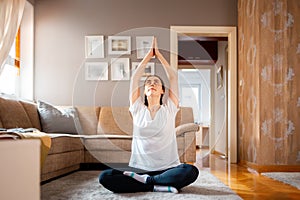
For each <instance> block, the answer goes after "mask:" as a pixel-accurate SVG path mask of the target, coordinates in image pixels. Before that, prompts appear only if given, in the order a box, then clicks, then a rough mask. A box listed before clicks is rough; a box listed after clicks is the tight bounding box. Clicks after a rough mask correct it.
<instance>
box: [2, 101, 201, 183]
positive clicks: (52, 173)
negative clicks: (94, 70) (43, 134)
mask: <svg viewBox="0 0 300 200" xmlns="http://www.w3.org/2000/svg"><path fill="white" fill-rule="evenodd" d="M75 110H76V111H77V116H78V121H79V129H80V131H79V134H66V133H62V132H60V133H48V132H47V134H48V135H49V136H50V137H51V143H52V144H51V148H50V151H49V153H48V156H47V157H46V160H45V163H44V167H43V169H42V170H41V181H46V180H49V179H52V178H55V177H58V176H60V175H64V174H66V173H69V172H72V171H75V170H78V169H80V167H81V166H83V164H85V165H89V164H93V165H95V164H100V163H102V164H106V165H108V166H110V165H113V164H120V163H123V164H126V163H128V162H129V158H130V151H131V139H132V135H131V133H132V119H131V115H130V112H129V111H128V107H106V106H103V107H100V106H99V107H94V106H87V107H83V106H78V107H75ZM193 121H194V120H193V113H192V109H191V108H187V107H185V108H181V109H180V110H179V112H178V114H177V116H176V131H177V133H176V134H177V143H178V152H179V155H180V160H181V162H186V163H193V162H195V160H196V144H195V132H196V131H197V130H198V126H197V125H196V124H194V123H193ZM77 125H78V124H77ZM16 127H21V128H37V129H39V130H41V131H43V127H42V123H41V117H40V114H39V111H38V109H37V105H36V104H34V103H30V102H24V101H18V100H9V99H5V98H1V97H0V128H6V129H9V128H16Z"/></svg>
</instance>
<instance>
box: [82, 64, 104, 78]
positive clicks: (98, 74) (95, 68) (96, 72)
mask: <svg viewBox="0 0 300 200" xmlns="http://www.w3.org/2000/svg"><path fill="white" fill-rule="evenodd" d="M85 80H88V81H106V80H108V63H107V62H85Z"/></svg>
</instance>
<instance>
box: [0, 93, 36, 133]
mask: <svg viewBox="0 0 300 200" xmlns="http://www.w3.org/2000/svg"><path fill="white" fill-rule="evenodd" d="M0 126H1V128H6V129H10V128H37V129H39V130H41V124H40V119H39V114H38V111H37V106H36V104H34V103H30V102H25V101H17V100H12V99H5V98H2V97H0Z"/></svg>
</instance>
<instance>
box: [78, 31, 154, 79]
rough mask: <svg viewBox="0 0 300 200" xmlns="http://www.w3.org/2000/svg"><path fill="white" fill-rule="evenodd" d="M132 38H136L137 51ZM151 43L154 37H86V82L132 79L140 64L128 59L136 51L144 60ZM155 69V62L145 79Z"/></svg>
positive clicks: (149, 68)
mask: <svg viewBox="0 0 300 200" xmlns="http://www.w3.org/2000/svg"><path fill="white" fill-rule="evenodd" d="M132 38H134V39H136V47H134V48H132V46H131V39H132ZM152 40H153V36H137V37H131V36H107V37H105V36H103V35H88V36H85V66H84V67H85V80H87V81H108V80H111V81H122V80H124V81H126V80H129V79H130V75H131V74H132V73H133V72H134V70H135V69H136V68H137V66H138V65H139V62H138V61H135V62H130V58H129V57H130V56H131V54H132V52H133V51H134V50H136V51H135V52H136V58H137V59H138V60H139V59H140V61H141V60H142V59H143V58H144V56H145V55H146V53H147V52H148V51H149V50H150V48H151V45H152ZM108 60H109V61H108ZM154 70H155V63H154V62H149V63H148V64H147V66H146V68H145V73H144V75H143V78H145V77H146V76H148V75H153V74H154ZM109 72H110V73H109Z"/></svg>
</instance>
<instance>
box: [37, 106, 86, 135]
mask: <svg viewBox="0 0 300 200" xmlns="http://www.w3.org/2000/svg"><path fill="white" fill-rule="evenodd" d="M37 104H38V112H39V115H40V119H41V124H42V131H44V132H46V133H71V134H77V133H80V132H81V127H80V123H79V119H78V115H77V111H76V109H75V108H73V107H69V108H64V109H59V108H58V107H55V106H53V105H51V104H49V103H46V102H43V101H40V100H39V101H38V103H37Z"/></svg>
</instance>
